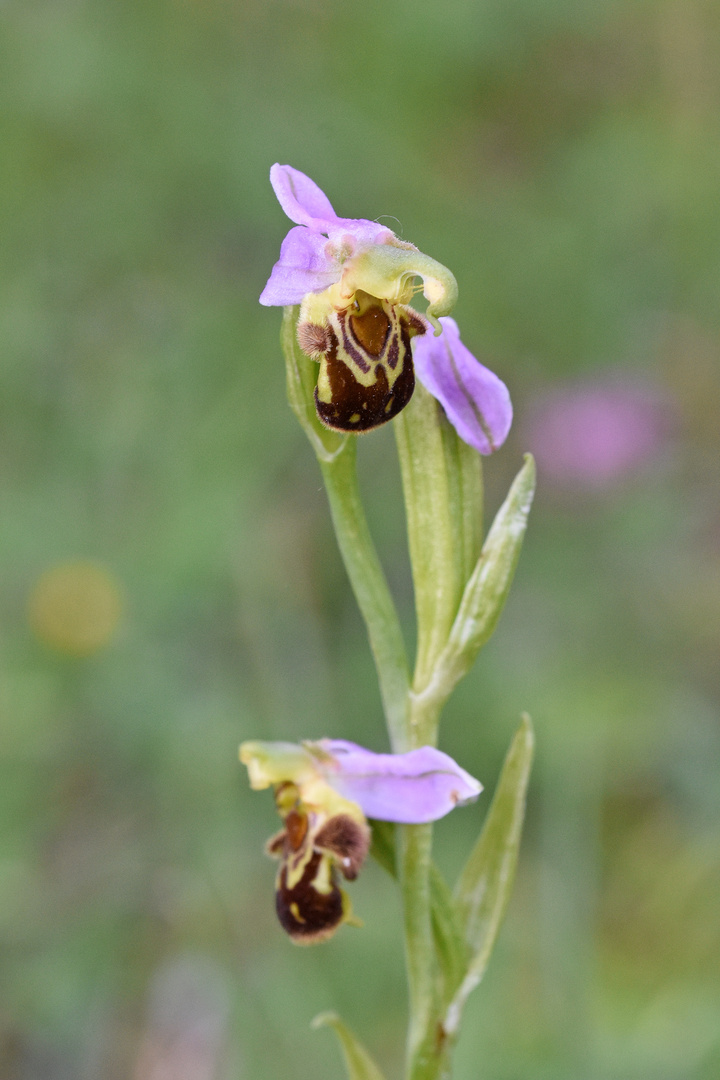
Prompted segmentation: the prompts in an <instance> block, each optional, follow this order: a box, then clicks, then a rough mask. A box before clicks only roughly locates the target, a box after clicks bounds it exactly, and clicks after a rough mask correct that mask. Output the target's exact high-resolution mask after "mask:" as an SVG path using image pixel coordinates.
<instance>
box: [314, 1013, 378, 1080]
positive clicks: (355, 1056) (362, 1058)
mask: <svg viewBox="0 0 720 1080" xmlns="http://www.w3.org/2000/svg"><path fill="white" fill-rule="evenodd" d="M312 1027H314V1028H321V1027H331V1028H332V1029H333V1031H334V1032H335V1034H336V1035H337V1037H338V1040H339V1042H340V1046H341V1047H342V1052H343V1057H344V1058H345V1068H346V1069H347V1074H348V1080H383V1074H382V1073H381V1072H380V1070H379V1069H378V1067H377V1065H376V1064H375V1062H374V1061H373V1059H372V1058H371V1057H370V1055H369V1053H368V1052H367V1050H366V1049H365V1047H364V1046H363V1044H362V1043H361V1042H360V1041H359V1040H358V1038H357V1037H356V1036H355V1035H354V1034H353V1033H352V1031H351V1030H350V1028H349V1027H348V1026H347V1024H344V1023H343V1022H342V1020H341V1019H340V1017H339V1016H338V1015H337V1013H333V1012H325V1013H320V1015H319V1016H316V1017H315V1019H314V1020H313V1022H312Z"/></svg>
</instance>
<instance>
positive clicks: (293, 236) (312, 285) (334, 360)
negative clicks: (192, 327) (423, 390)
mask: <svg viewBox="0 0 720 1080" xmlns="http://www.w3.org/2000/svg"><path fill="white" fill-rule="evenodd" d="M270 182H271V184H272V186H273V188H274V190H275V194H276V195H277V198H278V201H279V203H280V205H281V206H282V208H283V210H284V211H285V213H286V214H287V216H288V217H289V218H290V220H291V221H294V222H296V225H295V227H294V228H292V229H290V231H289V233H288V234H287V236H286V237H285V239H284V240H283V243H282V246H281V248H280V258H279V259H278V261H277V262H276V264H275V266H274V267H273V270H272V273H271V275H270V279H269V281H268V283H267V285H266V286H265V288H264V289H263V291H262V294H261V296H260V303H261V304H266V305H268V306H275V305H281V306H285V305H289V304H300V318H299V321H298V331H297V333H298V343H299V345H300V348H301V349H302V350H303V352H305V353H307V355H308V356H310V357H312V358H313V359H314V360H317V361H319V363H320V373H319V377H318V383H317V388H316V391H315V405H316V408H317V412H318V416H319V417H320V419H321V420H322V422H323V423H324V424H326V425H327V426H328V427H330V428H334V429H336V430H338V431H353V432H358V431H367V430H369V429H370V428H373V427H377V426H378V425H380V424H384V423H385V422H386V421H388V420H391V419H392V418H393V417H394V416H397V414H398V413H399V412H400V410H401V409H403V408H404V407H405V405H407V403H408V401H409V400H410V398H411V396H412V392H413V390H414V388H415V377H414V372H413V363H412V354H411V348H410V341H411V339H412V338H413V337H415V336H416V335H420V334H424V333H426V331H427V330H428V328H429V327H428V322H427V320H429V322H430V323H431V324H432V326H433V327H434V328H435V332H436V333H438V334H439V333H440V324H439V322H438V317H439V316H440V315H447V314H449V313H450V311H452V309H453V307H454V306H455V301H456V299H457V282H456V281H455V278H454V277H453V275H452V274H451V273H450V271H449V270H448V269H447V268H446V267H444V266H442V265H441V264H440V263H438V262H436V261H435V259H431V258H430V257H429V256H428V255H423V253H422V252H421V251H418V249H417V248H416V247H415V246H414V245H413V244H408V243H405V242H404V241H403V240H400V239H398V237H397V236H395V234H394V233H393V232H392V231H391V230H390V229H388V228H387V227H386V226H385V225H380V224H378V222H376V221H368V220H366V219H364V218H341V217H338V216H337V214H336V213H335V211H334V210H333V208H332V205H331V204H330V200H329V199H328V197H327V196H326V195H325V194H324V192H322V191H321V190H320V188H319V187H318V186H317V184H315V183H314V182H313V181H312V180H311V179H310V178H309V177H308V176H305V174H304V173H301V172H299V171H298V170H297V169H293V168H291V166H290V165H273V167H272V169H271V170H270ZM417 278H421V279H422V291H423V293H424V295H425V298H426V299H427V301H428V307H427V312H426V318H423V317H422V316H421V315H419V314H418V313H417V312H416V311H414V310H413V309H412V308H410V307H408V306H407V305H408V304H409V302H410V300H411V299H412V297H413V296H414V295H415V293H416V292H417V291H418V287H417V286H416V284H415V282H416V279H417Z"/></svg>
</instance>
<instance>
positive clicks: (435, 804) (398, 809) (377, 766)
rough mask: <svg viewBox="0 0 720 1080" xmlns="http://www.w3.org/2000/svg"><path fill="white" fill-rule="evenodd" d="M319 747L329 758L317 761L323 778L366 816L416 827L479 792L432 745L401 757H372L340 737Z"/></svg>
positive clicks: (472, 781)
mask: <svg viewBox="0 0 720 1080" xmlns="http://www.w3.org/2000/svg"><path fill="white" fill-rule="evenodd" d="M320 746H321V748H322V750H323V751H325V752H326V753H327V754H329V755H330V756H331V757H330V759H327V760H325V759H323V760H322V761H320V762H319V764H320V768H321V769H322V771H323V773H324V775H325V778H326V780H327V781H328V783H329V784H330V785H331V786H332V787H333V788H335V790H336V791H337V792H338V793H339V794H340V795H342V796H344V798H346V799H351V800H352V801H353V802H356V803H358V804H359V806H360V807H361V809H362V811H363V813H364V814H365V815H366V817H370V818H377V819H379V820H381V821H396V822H401V823H404V824H416V825H420V824H423V823H425V822H429V821H437V819H438V818H441V817H444V816H445V814H448V813H449V812H450V811H451V810H452V809H454V807H456V806H460V805H462V804H463V803H467V802H472V801H473V800H475V799H476V798H477V797H478V795H479V794H480V792H481V791H482V784H480V783H479V781H477V780H475V779H474V778H473V777H472V776H470V774H469V773H467V772H465V770H464V769H461V768H460V766H459V765H458V764H457V762H455V761H453V759H452V758H451V757H449V756H448V754H444V753H443V752H442V751H441V750H436V749H435V748H434V747H432V746H423V747H420V749H418V750H410V751H409V752H408V753H406V754H375V753H373V752H372V751H371V750H365V749H364V748H363V747H362V746H357V745H356V744H355V743H351V742H345V741H344V740H342V739H323V740H322V742H321V743H320Z"/></svg>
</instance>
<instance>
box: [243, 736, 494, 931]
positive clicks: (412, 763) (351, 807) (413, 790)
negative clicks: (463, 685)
mask: <svg viewBox="0 0 720 1080" xmlns="http://www.w3.org/2000/svg"><path fill="white" fill-rule="evenodd" d="M240 760H241V761H242V762H243V764H244V765H246V766H247V769H248V775H249V778H250V786H251V787H252V788H253V789H254V790H256V791H257V790H262V789H264V788H268V787H272V788H273V789H274V793H275V803H276V805H277V809H278V813H279V814H280V817H281V818H282V820H283V828H282V830H281V831H280V832H279V833H277V834H276V835H275V836H274V837H272V839H271V840H269V841H268V844H267V851H268V853H269V854H270V855H272V856H274V857H276V858H278V859H280V869H279V871H278V875H277V880H276V883H275V900H276V910H277V914H278V918H279V920H280V923H281V925H282V926H283V928H284V929H285V930H286V931H287V933H288V934H289V935H290V937H291V939H292V940H293V941H294V942H296V943H297V944H299V945H311V944H315V943H316V942H320V941H326V940H327V939H328V938H329V937H331V936H332V935H333V934H334V933H335V931H336V930H337V928H338V927H339V926H340V925H341V924H342V923H343V922H348V921H352V911H351V906H350V901H349V900H348V898H347V895H346V894H345V892H344V891H343V890H342V889H341V888H340V884H339V875H342V876H343V877H344V878H346V880H348V881H352V880H353V879H354V878H356V877H357V875H358V872H359V871H360V868H361V866H362V864H363V862H364V860H365V857H366V855H367V852H368V849H369V846H370V828H369V825H368V822H367V818H368V817H370V818H377V819H379V820H381V821H396V822H403V823H406V824H420V823H423V822H429V821H436V820H437V819H438V818H441V817H444V816H445V814H448V813H449V812H450V811H451V810H452V809H453V808H454V807H455V806H462V805H464V804H465V803H468V802H473V801H474V800H475V799H476V798H477V797H478V795H479V794H480V792H481V791H482V785H481V784H480V783H479V782H478V781H477V780H475V779H474V778H473V777H472V776H470V775H469V774H468V773H466V772H465V770H464V769H461V768H460V766H459V765H458V764H457V763H456V762H455V761H453V759H452V758H451V757H449V756H448V755H447V754H444V753H442V751H440V750H436V749H435V748H434V747H431V746H423V747H421V748H420V749H418V750H411V751H410V752H409V753H407V754H375V753H373V752H372V751H371V750H365V749H363V747H362V746H357V745H356V744H355V743H351V742H344V741H343V740H341V739H322V740H321V741H320V742H304V743H302V744H301V745H298V744H295V743H282V742H280V743H270V742H246V743H243V744H242V746H241V747H240Z"/></svg>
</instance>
